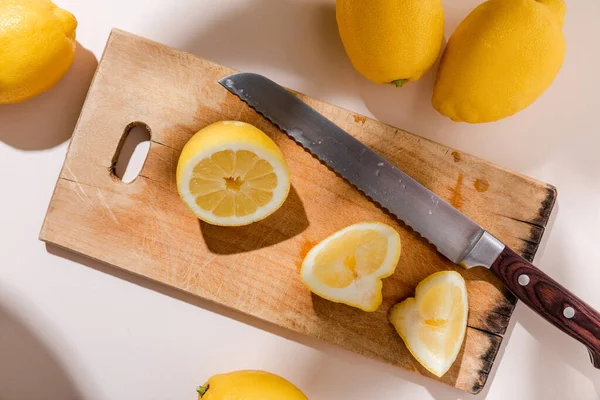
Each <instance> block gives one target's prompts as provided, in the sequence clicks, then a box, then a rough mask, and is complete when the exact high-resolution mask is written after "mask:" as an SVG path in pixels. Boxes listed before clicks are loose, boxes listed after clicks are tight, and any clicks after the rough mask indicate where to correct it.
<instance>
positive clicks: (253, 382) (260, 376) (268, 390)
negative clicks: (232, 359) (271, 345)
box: [197, 371, 308, 400]
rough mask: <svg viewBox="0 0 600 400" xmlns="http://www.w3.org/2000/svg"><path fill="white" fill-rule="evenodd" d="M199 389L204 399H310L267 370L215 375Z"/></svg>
mask: <svg viewBox="0 0 600 400" xmlns="http://www.w3.org/2000/svg"><path fill="white" fill-rule="evenodd" d="M197 391H198V399H202V400H270V399H273V400H275V399H277V400H308V398H307V397H306V396H305V395H304V394H303V393H302V392H301V391H300V389H298V388H297V387H296V386H294V385H292V384H291V383H290V382H289V381H287V380H285V379H284V378H282V377H280V376H278V375H274V374H271V373H269V372H265V371H234V372H230V373H227V374H220V375H215V376H213V377H212V378H210V379H209V380H208V382H206V384H204V385H203V386H200V387H198V389H197Z"/></svg>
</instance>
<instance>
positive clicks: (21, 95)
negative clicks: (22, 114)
mask: <svg viewBox="0 0 600 400" xmlns="http://www.w3.org/2000/svg"><path fill="white" fill-rule="evenodd" d="M76 28H77V20H76V19H75V17H74V16H73V15H72V14H71V13H69V12H68V11H65V10H62V9H60V8H58V7H56V5H55V4H54V3H52V2H51V1H49V0H2V1H0V49H1V53H2V55H1V56H0V104H11V103H18V102H21V101H24V100H27V99H29V98H31V97H33V96H36V95H38V94H40V93H42V92H45V91H46V90H48V89H50V88H51V87H53V86H54V85H55V84H56V83H57V82H58V81H59V80H60V79H61V78H62V77H63V76H64V75H65V74H66V73H67V71H68V70H69V67H70V66H71V64H72V63H73V60H74V58H75V46H76V43H75V30H76Z"/></svg>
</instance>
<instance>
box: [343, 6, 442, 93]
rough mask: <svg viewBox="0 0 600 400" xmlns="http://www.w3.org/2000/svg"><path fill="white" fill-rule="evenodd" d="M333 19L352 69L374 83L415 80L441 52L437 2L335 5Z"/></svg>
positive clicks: (398, 82)
mask: <svg viewBox="0 0 600 400" xmlns="http://www.w3.org/2000/svg"><path fill="white" fill-rule="evenodd" d="M336 18H337V23H338V29H339V32H340V37H341V39H342V43H343V44H344V48H345V49H346V53H347V54H348V57H349V58H350V61H352V64H353V65H354V68H356V70H357V71H358V72H360V73H361V74H362V75H364V76H365V77H366V78H367V79H369V80H370V81H373V82H375V83H394V84H396V85H398V86H402V84H403V83H404V82H406V81H416V80H417V79H419V78H420V77H421V76H423V74H424V73H425V72H427V70H428V69H429V68H431V66H432V65H433V64H434V63H435V60H436V59H437V57H438V55H439V53H440V50H441V48H442V41H443V39H444V10H443V8H442V1H441V0H337V1H336Z"/></svg>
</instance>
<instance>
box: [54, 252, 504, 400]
mask: <svg viewBox="0 0 600 400" xmlns="http://www.w3.org/2000/svg"><path fill="white" fill-rule="evenodd" d="M46 250H47V251H48V252H49V253H50V254H53V255H55V256H58V257H62V258H65V259H68V260H71V261H73V262H76V263H79V264H82V265H85V266H87V267H89V268H92V269H94V270H97V271H99V272H102V273H105V274H108V275H112V276H114V277H116V278H119V279H122V280H125V281H127V282H130V283H133V284H135V285H138V286H140V287H143V288H146V289H149V290H153V291H155V292H157V293H161V294H163V295H166V296H169V297H172V298H175V299H177V300H180V301H184V302H186V303H188V304H192V305H194V306H196V307H200V308H203V309H205V310H207V311H210V312H214V313H217V314H220V315H223V316H225V317H227V318H230V319H233V320H236V321H238V322H241V323H243V324H246V325H250V326H252V327H255V328H257V329H261V330H263V331H266V332H269V333H271V334H274V335H278V336H280V337H283V338H286V339H288V340H292V341H294V342H297V343H300V344H302V345H305V346H309V347H311V348H314V349H316V350H319V351H321V352H323V353H324V354H327V357H324V358H325V359H327V360H328V361H327V362H326V363H319V365H317V366H316V368H314V369H313V370H311V371H307V372H306V380H307V383H306V384H304V385H299V386H303V387H309V386H312V387H313V390H316V389H315V387H318V386H327V388H323V391H327V390H329V389H330V387H331V385H332V383H331V382H325V381H320V379H321V377H320V372H322V371H325V370H327V371H328V376H330V374H329V372H330V371H331V370H336V365H342V364H361V365H363V364H364V365H367V366H368V367H367V368H361V369H360V370H358V369H356V370H353V371H354V372H355V373H357V374H358V373H359V372H358V371H360V374H361V376H356V377H355V378H351V377H348V376H341V375H340V376H339V377H338V378H339V379H340V384H342V383H343V385H344V386H346V387H348V386H350V387H352V392H353V393H364V397H362V398H370V397H369V396H368V394H369V387H370V386H373V385H378V384H387V385H389V375H393V376H396V377H398V378H400V379H403V380H406V381H409V382H413V383H415V384H417V385H420V386H423V387H424V388H426V390H427V391H429V393H431V395H432V396H433V398H434V399H435V400H458V399H462V400H464V399H471V398H473V399H475V398H477V399H480V398H483V396H477V397H475V396H472V395H469V394H467V393H465V392H462V391H460V390H458V389H455V388H453V387H450V386H447V385H445V384H443V383H440V382H437V381H434V380H432V379H429V378H426V377H424V376H420V375H416V374H414V373H411V372H408V371H405V370H402V369H399V368H397V367H392V366H390V365H387V364H384V363H382V362H380V361H375V360H371V359H369V358H366V357H363V356H360V355H357V354H355V353H352V352H350V351H347V350H344V349H342V348H341V347H338V346H334V345H330V344H328V343H325V342H323V341H321V340H318V339H315V338H312V337H308V336H306V335H303V334H300V333H297V332H294V331H291V330H288V329H285V328H281V327H278V326H276V325H274V324H271V323H269V322H266V321H263V320H260V319H259V318H256V317H253V316H249V315H246V314H243V313H240V312H238V311H235V310H232V309H230V308H228V307H225V306H222V305H219V304H216V303H213V302H210V301H208V300H204V299H201V298H199V297H196V296H194V295H192V294H189V293H186V292H183V291H180V290H179V289H175V288H173V287H169V286H166V285H164V284H161V283H158V282H155V281H152V280H150V279H148V278H146V277H143V276H139V275H134V274H132V273H130V272H128V271H124V270H120V269H118V268H115V267H112V266H110V265H108V264H104V263H102V262H99V261H96V260H93V259H91V258H88V257H86V256H83V255H81V254H77V253H74V252H71V251H69V250H66V249H63V248H60V247H57V246H54V245H51V244H46ZM497 362H499V359H498V360H497ZM327 364H331V365H330V367H325V366H324V365H327ZM325 368H327V369H325ZM344 370H345V369H344ZM365 373H367V374H368V376H369V377H368V378H365V377H364V376H363V375H364V374H365ZM386 376H387V377H386ZM379 379H381V383H378V380H379ZM365 382H368V384H365ZM385 382H387V383H385ZM491 383H492V382H491V378H490V379H489V380H488V383H487V386H486V387H489V385H490V384H491ZM401 387H402V382H401V381H398V382H394V387H393V388H390V390H391V391H390V393H394V391H396V390H399V391H401ZM486 391H487V389H486ZM319 393H321V391H320V392H319ZM332 393H334V392H332ZM484 393H485V392H484ZM332 398H333V397H332ZM355 398H361V397H360V396H358V395H357V396H356V397H355Z"/></svg>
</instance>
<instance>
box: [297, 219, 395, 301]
mask: <svg viewBox="0 0 600 400" xmlns="http://www.w3.org/2000/svg"><path fill="white" fill-rule="evenodd" d="M400 248H401V246H400V235H398V232H396V231H395V230H394V229H393V228H392V227H390V226H388V225H385V224H381V223H377V222H364V223H360V224H356V225H351V226H349V227H347V228H344V229H342V230H340V231H338V232H336V233H334V234H333V235H331V236H329V237H328V238H326V239H325V240H323V241H322V242H320V243H319V244H317V245H316V246H315V247H313V248H312V249H311V250H310V251H309V252H308V254H307V255H306V258H305V259H304V261H303V263H302V268H301V271H300V274H301V278H302V282H303V283H304V284H305V285H306V286H307V287H308V288H309V289H310V290H311V291H312V292H314V293H315V294H317V295H319V296H321V297H323V298H325V299H327V300H330V301H334V302H338V303H344V304H347V305H350V306H353V307H357V308H360V309H361V310H363V311H375V310H377V309H378V308H379V306H380V305H381V302H382V295H381V288H382V285H383V284H382V282H381V280H382V279H383V278H387V277H388V276H390V275H392V274H393V273H394V270H395V269H396V265H397V264H398V260H399V259H400Z"/></svg>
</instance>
